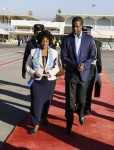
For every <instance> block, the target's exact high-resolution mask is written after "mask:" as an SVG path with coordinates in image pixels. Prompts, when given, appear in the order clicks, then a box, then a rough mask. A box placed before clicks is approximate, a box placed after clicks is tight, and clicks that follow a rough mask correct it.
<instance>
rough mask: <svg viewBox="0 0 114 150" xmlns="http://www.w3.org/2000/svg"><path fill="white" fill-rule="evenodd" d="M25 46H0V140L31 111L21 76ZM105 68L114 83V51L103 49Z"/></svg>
mask: <svg viewBox="0 0 114 150" xmlns="http://www.w3.org/2000/svg"><path fill="white" fill-rule="evenodd" d="M23 52H24V48H22V47H21V48H18V47H7V48H5V47H1V46H0V142H1V143H2V142H4V140H5V139H6V138H7V136H8V135H9V134H10V133H11V131H12V130H13V129H14V127H15V126H16V124H18V122H20V120H22V119H23V118H24V117H25V115H26V112H29V107H30V97H29V90H28V89H27V87H26V80H24V79H22V77H21V68H22V58H23ZM102 59H103V69H104V71H106V72H107V73H108V74H109V78H110V80H111V81H112V82H113V84H114V78H113V77H114V51H103V52H102Z"/></svg>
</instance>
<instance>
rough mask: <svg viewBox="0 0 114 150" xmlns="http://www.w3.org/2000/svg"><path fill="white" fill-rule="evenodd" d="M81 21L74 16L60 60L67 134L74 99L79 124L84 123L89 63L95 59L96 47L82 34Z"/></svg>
mask: <svg viewBox="0 0 114 150" xmlns="http://www.w3.org/2000/svg"><path fill="white" fill-rule="evenodd" d="M82 27H83V19H82V18H81V17H80V16H76V17H74V18H73V20H72V33H71V34H69V35H68V36H67V37H66V38H65V39H64V40H63V43H62V46H61V47H62V49H61V59H62V64H63V67H64V69H65V94H66V106H65V111H66V113H65V116H66V119H67V126H66V129H67V132H68V133H70V132H71V129H72V124H73V120H74V115H73V113H74V112H75V97H76V101H77V103H78V109H79V113H78V115H79V122H80V124H81V125H82V124H83V123H84V110H85V102H86V93H87V83H88V78H89V73H90V66H91V62H92V61H94V59H95V57H96V46H95V42H94V39H93V38H92V36H90V35H87V34H84V33H83V32H82Z"/></svg>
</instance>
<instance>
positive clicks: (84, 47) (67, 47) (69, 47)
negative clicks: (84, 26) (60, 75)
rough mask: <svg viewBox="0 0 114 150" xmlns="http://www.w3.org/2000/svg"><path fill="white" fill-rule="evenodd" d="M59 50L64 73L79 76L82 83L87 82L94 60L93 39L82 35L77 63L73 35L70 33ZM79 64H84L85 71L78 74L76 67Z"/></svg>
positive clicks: (94, 47)
mask: <svg viewBox="0 0 114 150" xmlns="http://www.w3.org/2000/svg"><path fill="white" fill-rule="evenodd" d="M61 48H62V49H61V59H62V63H63V67H64V68H65V71H66V73H68V74H77V75H78V74H79V76H80V78H81V80H82V81H87V80H88V75H89V73H90V66H91V62H92V61H94V60H95V59H96V45H95V41H94V39H93V37H92V36H90V35H87V34H85V33H82V39H81V45H80V50H79V51H80V52H79V56H78V57H79V61H77V54H76V48H75V36H74V34H72V33H71V34H70V35H68V36H67V37H66V38H65V39H64V40H63V43H62V46H61ZM81 63H84V65H85V69H84V71H83V72H80V73H79V72H78V70H77V69H76V66H77V65H78V64H81Z"/></svg>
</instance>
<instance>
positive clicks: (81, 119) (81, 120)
mask: <svg viewBox="0 0 114 150" xmlns="http://www.w3.org/2000/svg"><path fill="white" fill-rule="evenodd" d="M84 121H85V119H84V117H79V122H80V124H81V125H83V124H84Z"/></svg>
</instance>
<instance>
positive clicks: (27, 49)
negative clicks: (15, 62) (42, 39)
mask: <svg viewBox="0 0 114 150" xmlns="http://www.w3.org/2000/svg"><path fill="white" fill-rule="evenodd" d="M44 29H45V28H44V25H42V24H35V25H34V27H33V32H34V35H33V36H32V38H30V40H28V41H27V44H26V47H25V52H24V57H23V64H22V77H23V78H24V79H25V78H26V61H27V58H28V56H29V54H30V52H31V49H33V48H37V46H38V44H37V36H38V33H39V32H41V31H43V30H44Z"/></svg>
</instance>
